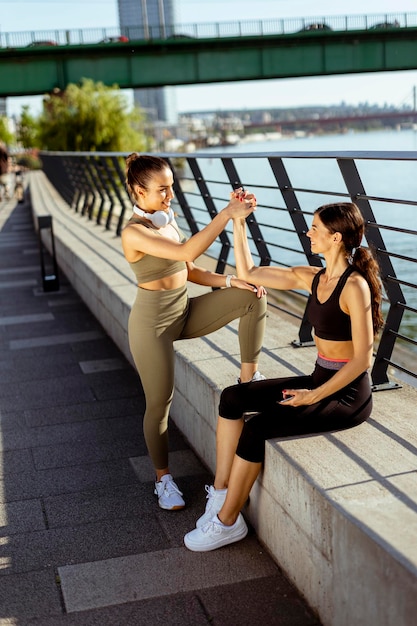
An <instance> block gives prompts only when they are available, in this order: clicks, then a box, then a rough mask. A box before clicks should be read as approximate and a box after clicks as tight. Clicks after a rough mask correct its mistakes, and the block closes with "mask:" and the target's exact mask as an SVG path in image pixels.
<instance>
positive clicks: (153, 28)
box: [118, 0, 177, 124]
mask: <svg viewBox="0 0 417 626" xmlns="http://www.w3.org/2000/svg"><path fill="white" fill-rule="evenodd" d="M118 8H119V23H120V27H121V29H122V32H123V29H124V28H129V29H131V30H132V32H134V30H133V29H134V27H135V26H138V35H139V37H142V36H145V37H146V36H149V35H152V37H153V38H155V37H159V36H163V37H167V36H169V35H170V34H172V33H173V32H174V24H175V22H176V13H175V0H118ZM133 94H134V101H135V104H137V105H138V106H140V107H141V109H144V110H145V111H146V114H147V116H148V119H150V120H152V121H154V122H168V123H170V124H176V123H177V106H176V100H175V88H174V87H157V88H148V89H134V92H133Z"/></svg>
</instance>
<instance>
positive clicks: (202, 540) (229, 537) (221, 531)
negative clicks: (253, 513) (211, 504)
mask: <svg viewBox="0 0 417 626" xmlns="http://www.w3.org/2000/svg"><path fill="white" fill-rule="evenodd" d="M247 534H248V527H247V526H246V522H245V520H244V519H243V515H242V513H239V516H238V518H237V520H236V522H235V523H234V524H233V525H232V526H225V525H224V524H222V523H221V521H220V520H219V518H218V517H217V515H215V516H214V517H213V519H211V520H210V521H209V522H207V523H206V524H204V526H201V527H200V528H194V530H192V531H191V532H189V533H187V534H186V535H185V537H184V543H185V546H186V547H187V548H188V549H189V550H192V551H193V552H209V551H210V550H217V548H221V547H222V546H227V545H229V544H230V543H235V542H236V541H240V540H241V539H244V538H245V537H246V535H247Z"/></svg>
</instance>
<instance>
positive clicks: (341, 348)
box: [314, 337, 353, 361]
mask: <svg viewBox="0 0 417 626" xmlns="http://www.w3.org/2000/svg"><path fill="white" fill-rule="evenodd" d="M314 342H315V344H316V347H317V352H318V353H319V354H321V355H322V356H323V357H324V358H327V359H333V360H342V361H344V360H350V359H352V358H353V343H352V342H351V341H329V340H328V339H321V338H320V337H315V338H314Z"/></svg>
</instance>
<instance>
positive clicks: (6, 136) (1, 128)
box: [0, 116, 14, 145]
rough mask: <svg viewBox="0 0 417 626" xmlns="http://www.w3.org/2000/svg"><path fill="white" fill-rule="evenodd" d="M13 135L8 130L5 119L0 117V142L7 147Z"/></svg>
mask: <svg viewBox="0 0 417 626" xmlns="http://www.w3.org/2000/svg"><path fill="white" fill-rule="evenodd" d="M13 138H14V137H13V133H12V132H11V131H10V129H9V123H8V121H7V117H1V116H0V141H2V142H3V143H5V144H6V145H9V144H11V143H12V142H13Z"/></svg>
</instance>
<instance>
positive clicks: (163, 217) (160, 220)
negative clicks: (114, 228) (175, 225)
mask: <svg viewBox="0 0 417 626" xmlns="http://www.w3.org/2000/svg"><path fill="white" fill-rule="evenodd" d="M133 212H134V213H136V215H140V217H144V218H146V219H147V220H150V221H151V222H152V224H153V225H154V226H155V227H156V228H163V227H164V226H168V224H171V222H173V221H174V217H175V215H174V211H173V210H172V209H171V208H170V209H169V211H168V213H165V211H155V213H146V212H145V211H143V210H142V209H140V208H139V207H138V206H136V205H135V206H134V207H133Z"/></svg>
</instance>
